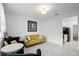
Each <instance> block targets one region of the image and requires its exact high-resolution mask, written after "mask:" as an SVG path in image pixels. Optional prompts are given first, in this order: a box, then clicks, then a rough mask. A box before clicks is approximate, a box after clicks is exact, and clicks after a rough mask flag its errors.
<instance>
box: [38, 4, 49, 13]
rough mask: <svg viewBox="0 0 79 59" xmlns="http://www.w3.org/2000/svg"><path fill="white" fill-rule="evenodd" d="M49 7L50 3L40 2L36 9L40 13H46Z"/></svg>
mask: <svg viewBox="0 0 79 59" xmlns="http://www.w3.org/2000/svg"><path fill="white" fill-rule="evenodd" d="M50 9H51V5H49V4H41V5H40V6H39V7H38V11H39V12H41V14H47V12H48V11H49V10H50Z"/></svg>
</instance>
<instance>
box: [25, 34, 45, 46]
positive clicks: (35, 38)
mask: <svg viewBox="0 0 79 59" xmlns="http://www.w3.org/2000/svg"><path fill="white" fill-rule="evenodd" d="M45 41H46V37H45V36H43V35H28V36H27V37H25V39H24V45H25V46H26V47H28V46H32V45H36V44H39V43H43V42H45Z"/></svg>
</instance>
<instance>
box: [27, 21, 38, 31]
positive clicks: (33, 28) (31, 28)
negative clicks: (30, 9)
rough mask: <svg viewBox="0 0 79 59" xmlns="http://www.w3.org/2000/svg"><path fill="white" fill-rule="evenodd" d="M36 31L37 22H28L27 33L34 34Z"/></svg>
mask: <svg viewBox="0 0 79 59" xmlns="http://www.w3.org/2000/svg"><path fill="white" fill-rule="evenodd" d="M36 31H37V22H36V21H28V32H36Z"/></svg>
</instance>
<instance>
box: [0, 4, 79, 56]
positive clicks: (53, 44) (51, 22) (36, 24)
mask: <svg viewBox="0 0 79 59" xmlns="http://www.w3.org/2000/svg"><path fill="white" fill-rule="evenodd" d="M1 7H2V8H0V9H1V10H2V11H3V13H4V15H5V24H6V25H5V24H3V26H4V25H5V27H4V28H2V29H4V30H2V31H3V32H5V33H4V34H5V41H7V39H14V38H16V39H17V38H18V37H19V41H21V43H23V46H24V47H23V46H22V47H23V49H24V54H14V55H25V54H26V55H30V54H28V53H31V55H33V54H34V55H37V54H35V52H36V51H37V50H39V51H40V52H39V53H41V56H59V55H60V56H64V55H65V56H71V55H72V56H73V55H75V56H77V55H79V54H78V52H79V50H78V49H74V48H71V47H67V48H65V47H64V44H63V26H62V21H63V19H65V18H68V17H72V16H78V15H79V4H78V3H71V4H70V3H60V4H59V3H3V4H1ZM71 9H72V10H71ZM41 10H42V11H41ZM2 11H0V12H2ZM2 17H3V15H2ZM2 19H3V18H2ZM7 37H9V38H7ZM39 38H41V39H39ZM38 40H39V41H38ZM9 41H10V40H9ZM16 41H17V40H12V41H11V42H10V43H13V45H14V43H16ZM1 42H2V41H1ZM28 42H29V43H28ZM30 42H31V43H30ZM37 42H38V43H37ZM2 43H3V42H2ZM2 43H1V44H2ZM4 45H5V46H7V45H10V44H7V42H5V43H4ZM5 46H3V47H5ZM3 47H2V48H3ZM11 47H12V46H11ZM63 47H64V48H63ZM78 47H79V45H78ZM2 48H1V51H2V52H3V53H2V55H5V54H4V53H5V52H6V55H13V54H7V50H3V49H2ZM9 49H10V48H9ZM51 49H52V51H51ZM11 50H12V49H11ZM9 51H10V50H9ZM9 51H8V52H9ZM10 52H11V51H10ZM71 52H72V53H71ZM73 53H74V54H73Z"/></svg>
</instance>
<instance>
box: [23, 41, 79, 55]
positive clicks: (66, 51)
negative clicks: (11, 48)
mask: <svg viewBox="0 0 79 59" xmlns="http://www.w3.org/2000/svg"><path fill="white" fill-rule="evenodd" d="M73 47H74V46H73ZM73 47H67V46H64V47H61V46H59V45H56V44H53V43H49V42H46V43H42V44H39V45H35V46H32V47H29V48H25V49H24V51H25V53H36V49H38V48H40V49H41V52H42V56H79V50H78V49H75V48H73Z"/></svg>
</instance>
